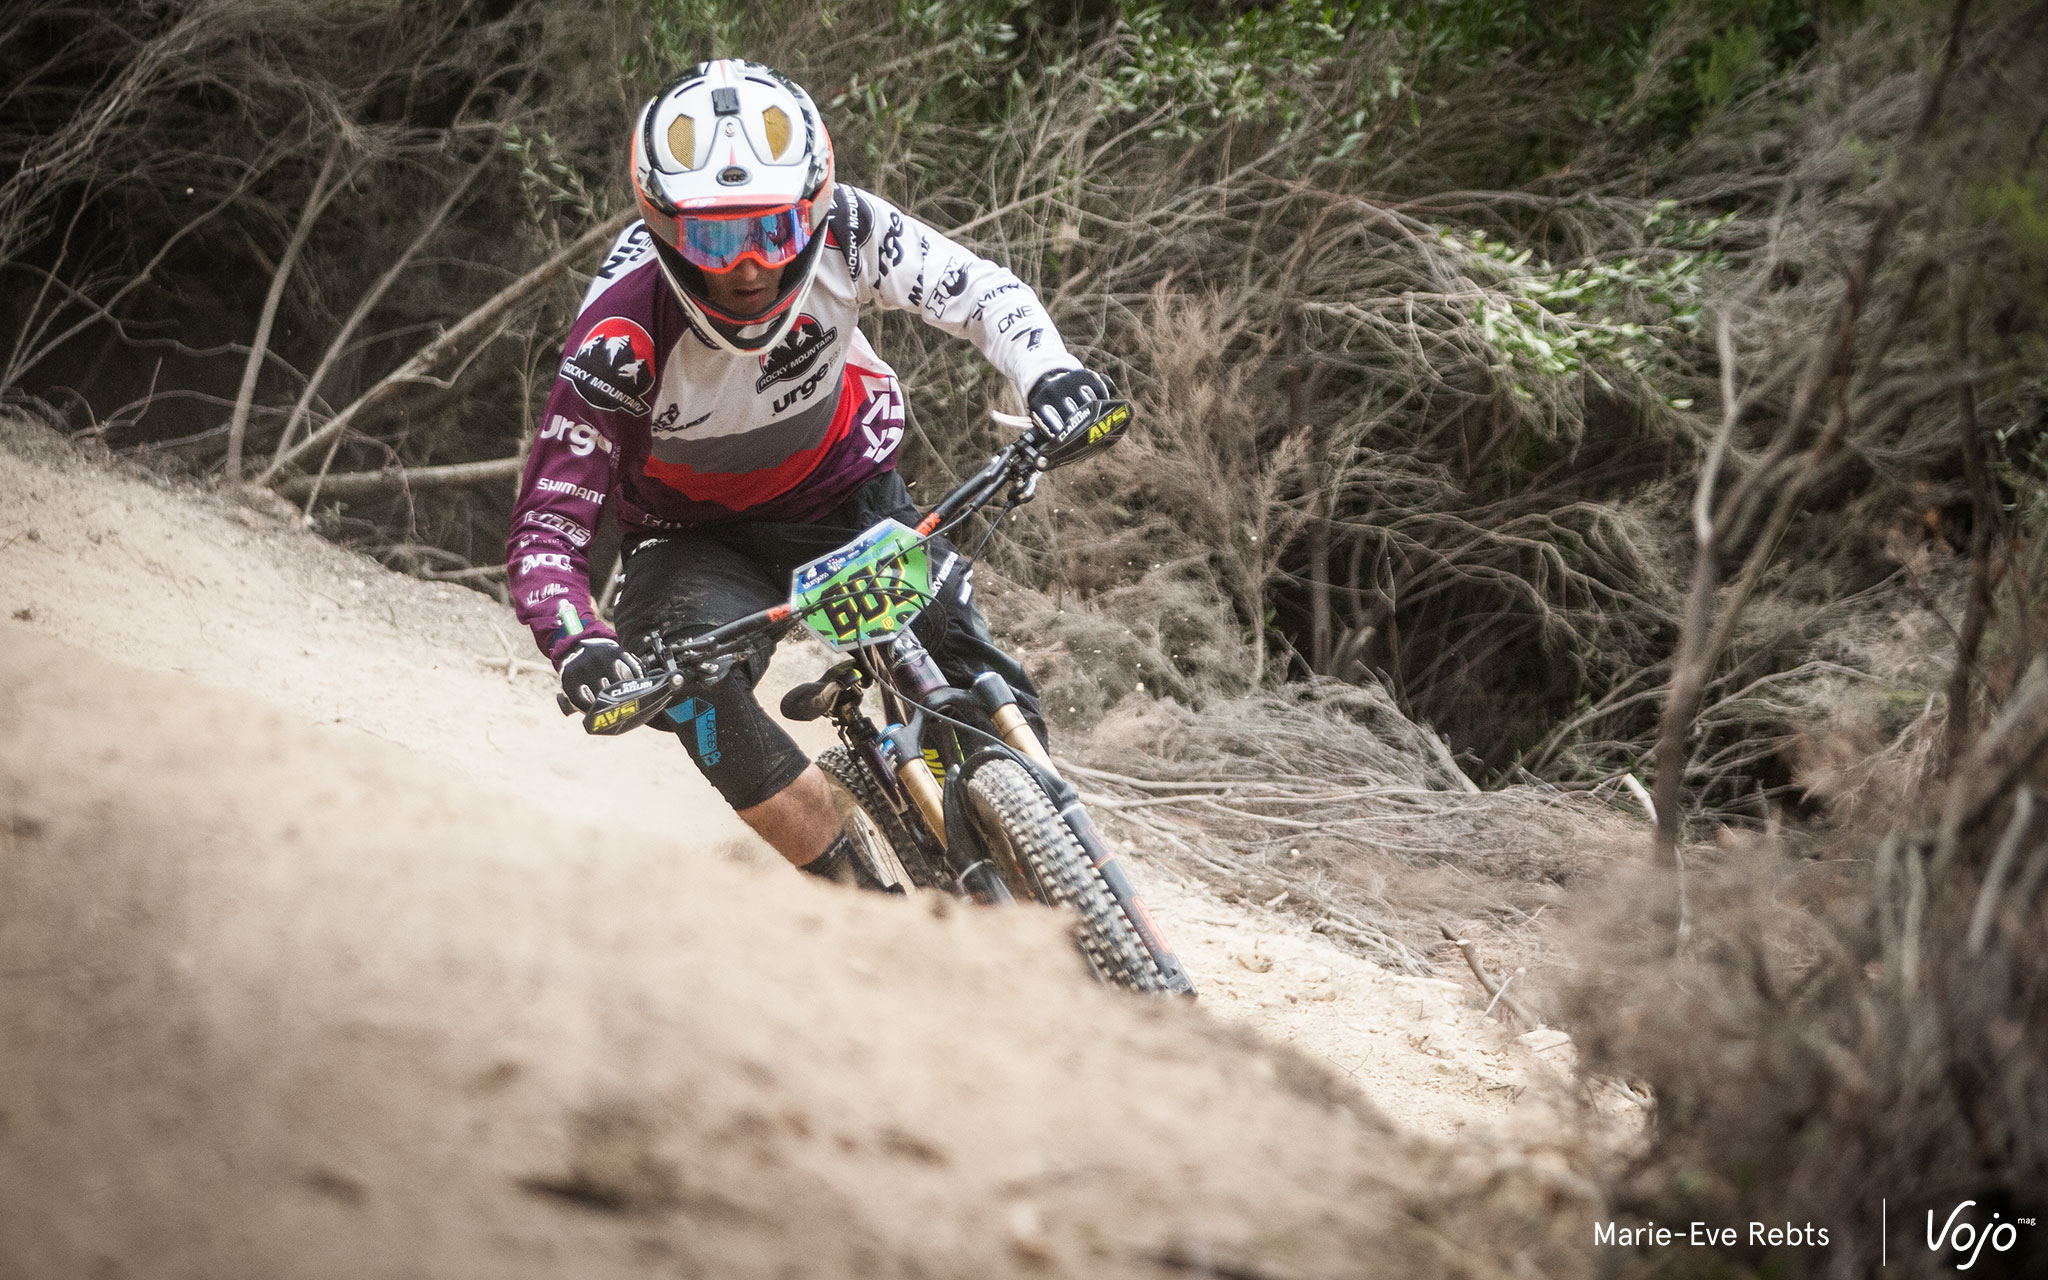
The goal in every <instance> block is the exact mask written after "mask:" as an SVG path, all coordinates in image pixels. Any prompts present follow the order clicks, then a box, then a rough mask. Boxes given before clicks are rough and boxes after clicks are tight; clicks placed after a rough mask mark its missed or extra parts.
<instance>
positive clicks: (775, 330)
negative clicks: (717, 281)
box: [654, 229, 825, 356]
mask: <svg viewBox="0 0 2048 1280" xmlns="http://www.w3.org/2000/svg"><path fill="white" fill-rule="evenodd" d="M824 243H825V237H824V234H823V232H822V229H821V230H820V233H819V234H818V235H816V236H814V237H812V239H811V243H810V244H808V245H806V246H805V247H804V252H803V253H802V254H799V255H798V256H797V257H796V258H794V259H792V260H791V261H790V263H789V266H788V267H787V268H785V270H796V271H798V272H800V273H801V276H802V283H800V284H799V285H798V286H797V287H796V288H795V289H794V290H792V291H791V292H790V293H789V295H788V301H787V302H785V303H783V304H782V308H781V311H780V312H779V313H777V315H776V316H775V319H774V323H773V325H772V327H771V328H770V329H769V330H768V332H767V333H766V334H764V335H762V336H761V337H758V338H747V339H744V340H742V339H740V338H738V337H736V336H734V335H732V334H728V333H727V332H726V330H727V328H729V327H730V324H729V322H727V321H724V320H719V319H716V318H714V317H713V316H712V315H711V314H710V313H709V312H708V311H706V310H705V308H704V306H703V305H702V304H701V303H699V302H698V301H697V298H696V295H695V294H694V293H693V292H692V291H691V290H690V289H689V287H688V286H686V285H685V284H684V283H683V281H682V280H681V279H680V278H678V277H677V275H676V269H675V267H674V266H673V265H672V264H671V263H670V262H669V255H670V254H671V253H674V252H675V251H674V250H672V249H670V250H668V252H667V253H664V252H661V250H663V249H668V246H667V245H664V244H662V243H661V240H660V238H659V237H656V238H655V248H656V253H655V255H654V258H655V261H656V262H658V263H659V264H660V265H661V274H662V278H663V279H665V280H667V281H668V287H669V288H671V289H673V290H675V295H676V301H678V302H680V303H682V304H683V314H684V315H686V316H688V317H689V320H690V323H691V324H692V325H694V326H696V329H697V332H698V333H699V334H701V335H703V337H704V338H705V339H706V340H707V341H709V342H710V343H711V344H712V345H713V346H715V347H717V348H719V349H720V350H722V351H724V352H726V353H728V354H730V355H735V356H758V355H760V354H762V353H763V352H766V351H772V350H773V349H774V348H775V347H776V346H777V345H778V344H779V343H780V342H781V341H782V340H783V338H785V337H787V336H788V334H789V330H790V326H792V325H794V324H795V323H796V318H797V314H798V313H799V312H801V311H802V310H803V305H804V302H805V300H806V299H808V298H809V297H810V296H811V285H812V284H814V283H816V281H817V278H818V273H817V270H816V267H817V263H818V253H817V251H818V249H819V248H821V247H822V246H823V245H824ZM755 323H766V321H765V320H763V321H755V322H746V323H742V324H741V325H740V326H739V327H740V328H751V327H752V326H753V324H755Z"/></svg>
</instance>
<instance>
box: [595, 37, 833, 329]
mask: <svg viewBox="0 0 2048 1280" xmlns="http://www.w3.org/2000/svg"><path fill="white" fill-rule="evenodd" d="M633 194H634V196H635V198H636V199H637V200H638V202H639V205H640V216H641V218H642V219H643V220H644V221H645V222H646V224H647V229H648V231H649V232H650V233H652V235H653V238H654V252H655V255H656V256H657V257H658V258H660V260H661V269H662V271H663V273H664V274H666V275H667V277H668V281H669V283H670V284H671V285H672V286H674V288H675V291H676V296H677V297H678V298H680V299H681V301H682V304H683V310H684V311H685V312H687V313H688V314H689V317H690V320H691V322H692V323H693V324H695V325H696V326H697V328H698V331H699V332H700V333H702V334H703V335H704V336H705V337H706V338H707V339H709V340H710V341H712V342H713V343H716V344H717V345H718V346H721V347H723V348H725V349H726V350H727V351H730V352H732V353H734V354H735V355H748V354H758V353H760V352H763V351H766V350H768V349H769V348H771V347H773V346H774V345H775V344H776V343H778V342H780V341H782V338H783V335H784V334H786V333H787V332H788V331H789V327H790V325H791V324H792V323H793V322H794V321H795V320H796V316H797V311H798V309H799V308H800V307H801V306H802V304H803V300H804V297H805V296H806V295H807V294H808V293H809V292H810V288H811V281H812V280H813V278H814V277H815V276H816V274H817V268H818V253H819V250H820V249H821V248H822V247H823V245H824V243H825V236H824V227H825V215H826V213H827V212H829V210H830V208H831V204H832V139H831V138H830V137H829V136H828V135H827V134H826V132H825V125H824V122H823V121H821V120H820V119H819V118H818V109H817V107H816V106H815V105H813V104H812V102H811V97H810V95H809V94H807V93H805V92H804V91H803V90H802V89H801V88H799V87H798V86H797V85H796V84H795V83H793V82H792V81H791V80H789V78H788V77H786V76H784V75H783V74H782V73H781V72H779V71H775V70H772V69H770V68H768V67H764V66H762V65H761V64H760V63H758V62H745V61H742V60H740V59H737V58H726V59H722V60H720V61H717V62H706V63H703V64H701V65H700V66H698V67H696V68H694V69H692V70H691V71H689V72H687V73H685V74H684V75H683V76H682V77H680V78H679V79H677V80H675V81H674V82H672V83H671V84H669V86H668V87H667V88H665V89H663V90H662V91H661V92H660V93H658V94H656V95H655V96H654V97H653V98H652V99H651V100H650V101H649V102H648V103H647V105H646V106H645V107H644V108H642V109H641V111H640V120H639V123H638V125H637V126H636V127H635V128H634V130H633ZM744 259H752V260H753V261H755V262H757V263H759V264H760V265H761V266H763V267H769V268H775V267H780V268H782V269H783V271H782V279H781V283H780V287H779V288H778V289H777V290H776V293H775V297H774V300H773V301H772V302H770V303H769V305H768V307H767V308H766V309H765V310H763V311H761V312H760V313H759V314H756V315H731V314H728V313H727V312H724V311H721V310H720V309H719V308H718V307H717V306H715V305H713V303H712V301H711V298H710V296H709V294H708V293H707V291H706V289H705V280H704V276H705V273H706V272H722V271H729V270H731V269H732V268H733V267H734V266H736V265H738V264H739V263H740V262H741V261H742V260H744Z"/></svg>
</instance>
